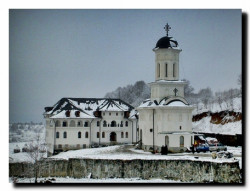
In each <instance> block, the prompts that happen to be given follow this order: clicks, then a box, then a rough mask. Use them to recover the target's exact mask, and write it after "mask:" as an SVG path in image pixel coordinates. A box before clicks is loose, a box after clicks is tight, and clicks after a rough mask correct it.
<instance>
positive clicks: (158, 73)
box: [157, 63, 161, 78]
mask: <svg viewBox="0 0 250 191" xmlns="http://www.w3.org/2000/svg"><path fill="white" fill-rule="evenodd" d="M160 70H161V68H160V64H159V63H158V64H157V75H158V78H159V77H160Z"/></svg>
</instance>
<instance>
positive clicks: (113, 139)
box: [110, 132, 117, 142]
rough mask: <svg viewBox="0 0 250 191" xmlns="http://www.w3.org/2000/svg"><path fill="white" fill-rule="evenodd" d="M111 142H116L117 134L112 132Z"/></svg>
mask: <svg viewBox="0 0 250 191" xmlns="http://www.w3.org/2000/svg"><path fill="white" fill-rule="evenodd" d="M110 141H111V142H116V141H117V140H116V133H115V132H111V133H110Z"/></svg>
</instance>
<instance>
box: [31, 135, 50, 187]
mask: <svg viewBox="0 0 250 191" xmlns="http://www.w3.org/2000/svg"><path fill="white" fill-rule="evenodd" d="M27 155H28V157H29V158H30V159H31V161H32V163H33V172H34V177H35V183H37V178H38V173H39V171H40V168H41V164H42V163H41V161H42V160H43V159H44V158H45V157H46V146H45V143H44V139H42V138H41V133H40V132H37V134H36V136H35V138H34V140H33V141H32V142H31V143H29V144H28V147H27Z"/></svg>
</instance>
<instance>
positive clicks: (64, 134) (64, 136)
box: [63, 131, 67, 139]
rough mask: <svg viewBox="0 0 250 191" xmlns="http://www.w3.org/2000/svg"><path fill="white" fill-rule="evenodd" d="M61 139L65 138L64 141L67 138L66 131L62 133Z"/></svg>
mask: <svg viewBox="0 0 250 191" xmlns="http://www.w3.org/2000/svg"><path fill="white" fill-rule="evenodd" d="M63 138H65V139H66V138H67V132H66V131H64V132H63Z"/></svg>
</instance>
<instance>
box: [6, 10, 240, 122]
mask: <svg viewBox="0 0 250 191" xmlns="http://www.w3.org/2000/svg"><path fill="white" fill-rule="evenodd" d="M9 13H10V14H9V21H10V22H9V38H10V41H9V48H10V49H9V61H10V67H9V78H10V79H9V85H10V89H9V91H10V95H9V96H10V97H9V102H10V103H9V106H10V122H29V121H33V122H41V121H42V120H43V116H42V113H43V111H44V107H46V106H53V105H54V104H55V103H56V102H57V101H58V100H59V99H61V98H62V97H93V98H94V97H95V98H101V97H103V96H104V95H105V94H106V93H107V92H110V91H113V90H115V89H116V88H117V87H119V86H121V87H123V86H126V85H128V84H134V83H135V82H136V81H138V80H144V81H145V82H146V83H149V82H152V81H154V74H155V73H154V65H155V63H154V52H153V51H152V49H153V48H154V47H155V44H156V42H157V41H158V40H159V39H160V38H161V37H163V36H165V31H164V29H163V28H164V25H165V24H166V23H167V22H168V23H169V25H170V26H171V28H172V29H171V30H170V32H169V36H173V37H174V38H175V39H176V40H177V41H178V43H179V46H180V48H181V49H182V52H181V54H180V78H181V79H183V78H185V79H188V80H190V82H191V85H192V86H193V87H194V88H195V91H196V92H198V91H199V90H200V89H201V88H206V87H208V86H209V87H211V88H212V90H213V91H218V90H227V89H229V88H235V87H238V85H237V78H238V76H239V74H241V67H242V64H241V17H242V15H241V10H239V9H238V10H232V9H231V10H218V9H217V10H10V12H9Z"/></svg>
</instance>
